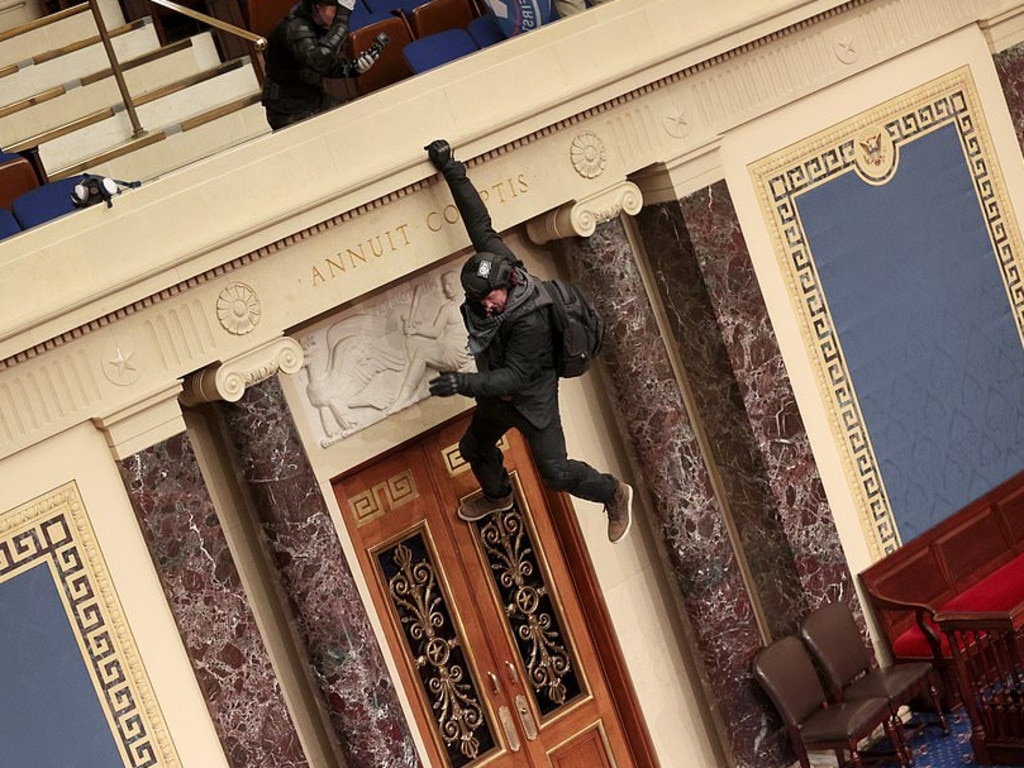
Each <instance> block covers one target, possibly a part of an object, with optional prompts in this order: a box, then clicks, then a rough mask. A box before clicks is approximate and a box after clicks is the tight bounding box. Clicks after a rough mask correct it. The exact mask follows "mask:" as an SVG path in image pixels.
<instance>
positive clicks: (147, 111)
mask: <svg viewBox="0 0 1024 768" xmlns="http://www.w3.org/2000/svg"><path fill="white" fill-rule="evenodd" d="M259 90H260V89H259V85H258V83H257V80H256V75H255V73H254V72H253V69H252V65H251V64H250V63H249V61H248V59H244V60H243V59H239V60H236V61H234V62H228V63H226V64H224V65H222V66H221V67H219V68H217V69H216V70H213V71H211V72H206V73H201V74H200V75H197V76H195V77H193V78H189V79H188V80H183V81H179V82H178V83H175V84H174V85H173V86H170V87H168V88H165V89H157V90H155V91H152V92H150V93H148V94H146V95H145V96H143V97H141V98H140V99H139V100H138V102H137V104H136V113H137V114H138V117H139V122H140V123H141V124H142V127H143V129H144V130H146V131H147V132H159V131H161V130H162V129H163V126H168V125H177V124H181V123H183V122H184V121H186V120H188V119H189V118H192V117H196V116H198V115H201V114H203V113H205V112H208V111H210V110H213V109H215V108H217V107H220V106H222V105H225V104H229V103H231V102H233V101H235V100H236V99H239V98H243V97H249V96H254V95H255V96H258V94H259ZM105 111H106V110H98V111H97V113H96V119H94V120H91V121H90V122H88V123H87V124H86V123H84V122H83V123H81V124H79V125H76V126H74V128H75V130H69V131H67V132H64V133H62V134H61V135H58V136H53V137H52V138H51V137H50V136H44V137H40V138H41V139H43V140H42V141H40V142H39V143H38V144H36V146H38V150H39V157H40V160H41V161H42V164H43V167H44V168H45V169H46V171H47V174H49V175H51V176H53V175H54V174H58V173H60V172H62V171H63V170H64V169H66V168H68V167H71V166H75V165H76V164H80V163H82V162H84V161H86V160H87V159H88V158H90V157H93V156H95V155H98V154H101V153H103V152H105V151H108V150H111V149H113V148H115V147H117V146H119V145H121V144H124V143H126V142H128V140H129V139H130V138H131V136H132V128H131V121H130V120H129V118H128V114H127V112H125V111H124V110H123V109H121V108H118V109H117V110H116V111H114V110H110V111H109V113H108V114H103V113H104V112H105Z"/></svg>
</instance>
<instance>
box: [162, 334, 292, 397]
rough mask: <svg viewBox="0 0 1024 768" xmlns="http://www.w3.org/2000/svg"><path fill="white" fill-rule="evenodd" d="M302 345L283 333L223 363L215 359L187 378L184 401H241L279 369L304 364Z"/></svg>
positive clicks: (281, 371)
mask: <svg viewBox="0 0 1024 768" xmlns="http://www.w3.org/2000/svg"><path fill="white" fill-rule="evenodd" d="M302 363H303V352H302V346H301V345H300V344H299V342H297V341H296V340H295V339H293V338H291V337H289V336H283V337H281V338H279V339H274V340H273V341H270V342H267V343H266V344H263V345H261V346H259V347H256V348H254V349H250V350H248V351H247V352H245V353H243V354H241V355H239V356H238V357H235V358H232V359H231V360H227V361H224V362H221V363H215V364H214V365H211V366H208V367H207V368H204V369H203V370H201V371H196V372H195V373H192V374H189V375H188V376H187V377H186V378H185V383H184V386H183V391H182V394H181V397H180V400H181V403H182V405H185V406H190V405H196V404H198V403H209V402H213V401H215V400H225V401H227V402H229V403H234V402H237V401H238V400H240V399H241V397H242V395H244V394H245V389H246V387H249V386H251V385H252V384H257V383H259V382H261V381H263V380H264V379H269V378H270V377H271V376H274V375H275V374H277V373H278V372H280V373H296V372H297V371H298V370H299V369H301V368H302Z"/></svg>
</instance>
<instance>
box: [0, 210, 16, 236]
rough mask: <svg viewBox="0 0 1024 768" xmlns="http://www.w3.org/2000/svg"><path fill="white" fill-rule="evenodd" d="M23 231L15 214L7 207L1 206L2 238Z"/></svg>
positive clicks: (0, 231)
mask: <svg viewBox="0 0 1024 768" xmlns="http://www.w3.org/2000/svg"><path fill="white" fill-rule="evenodd" d="M19 232H21V225H20V224H18V220H17V219H16V218H14V214H13V213H11V212H10V211H8V210H7V209H6V208H0V240H3V239H4V238H5V237H10V236H11V235H16V234H18V233H19Z"/></svg>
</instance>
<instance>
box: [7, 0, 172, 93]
mask: <svg viewBox="0 0 1024 768" xmlns="http://www.w3.org/2000/svg"><path fill="white" fill-rule="evenodd" d="M110 36H111V44H112V45H113V48H114V52H115V54H116V56H117V58H118V61H128V60H130V59H134V58H137V57H138V56H142V55H143V54H145V53H149V52H150V51H155V50H157V49H159V48H160V41H159V39H158V38H157V34H156V30H155V29H154V27H153V24H152V22H151V21H150V20H149V19H148V18H147V19H142V20H140V21H136V22H132V23H131V24H125V25H123V26H121V27H117V28H115V29H112V30H110ZM109 66H110V62H109V60H108V59H107V54H106V51H105V50H104V48H103V44H102V43H101V42H100V41H99V39H98V38H89V39H88V40H85V41H80V42H78V43H73V44H71V45H68V46H65V47H63V48H60V49H57V50H52V51H46V52H44V53H39V54H37V55H36V56H35V57H34V58H33V59H32V62H31V63H26V64H25V65H24V66H20V65H11V66H9V67H6V68H4V69H0V106H7V105H9V104H12V103H14V102H16V101H21V100H23V99H27V98H29V97H31V96H33V95H35V94H37V93H41V92H43V91H46V90H48V89H50V88H54V87H56V86H59V85H63V84H64V83H67V82H70V81H73V80H79V79H81V78H83V77H86V76H88V75H92V74H94V73H96V72H100V71H102V70H104V69H107V68H108V67H109Z"/></svg>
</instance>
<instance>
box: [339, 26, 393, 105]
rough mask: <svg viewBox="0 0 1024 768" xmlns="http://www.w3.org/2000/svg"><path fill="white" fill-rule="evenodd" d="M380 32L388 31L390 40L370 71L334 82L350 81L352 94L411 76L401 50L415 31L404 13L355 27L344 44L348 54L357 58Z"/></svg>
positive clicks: (346, 82) (361, 93)
mask: <svg viewBox="0 0 1024 768" xmlns="http://www.w3.org/2000/svg"><path fill="white" fill-rule="evenodd" d="M381 32H384V33H385V34H387V36H388V38H389V42H388V44H387V45H386V46H385V47H384V50H383V51H382V52H381V55H380V58H379V59H378V60H377V62H376V63H375V64H374V65H373V66H372V67H371V68H370V69H369V71H367V72H364V73H363V74H361V75H359V77H357V78H346V79H345V80H336V81H333V82H335V83H339V84H342V85H349V84H351V85H352V91H353V92H352V93H351V94H350V97H354V96H363V95H365V94H367V93H371V92H373V91H376V90H379V89H380V88H384V87H386V86H389V85H391V84H392V83H397V82H398V81H399V80H404V79H405V78H407V77H412V70H411V69H409V65H408V64H407V63H406V61H405V58H404V57H403V56H402V49H403V48H405V46H406V44H408V43H409V42H410V41H411V40H412V32H411V31H410V30H409V25H408V23H407V22H406V20H405V19H404V18H402V17H401V16H391V17H390V18H386V19H381V20H379V21H375V22H373V23H371V24H367V25H366V26H365V27H360V28H359V29H355V30H352V32H351V33H350V34H349V37H348V42H347V43H346V44H345V56H347V57H349V58H353V59H354V58H356V57H358V56H359V54H360V53H362V52H363V51H365V50H367V49H368V48H369V47H370V46H371V45H373V43H374V41H375V40H376V39H377V35H379V34H380V33H381Z"/></svg>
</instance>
